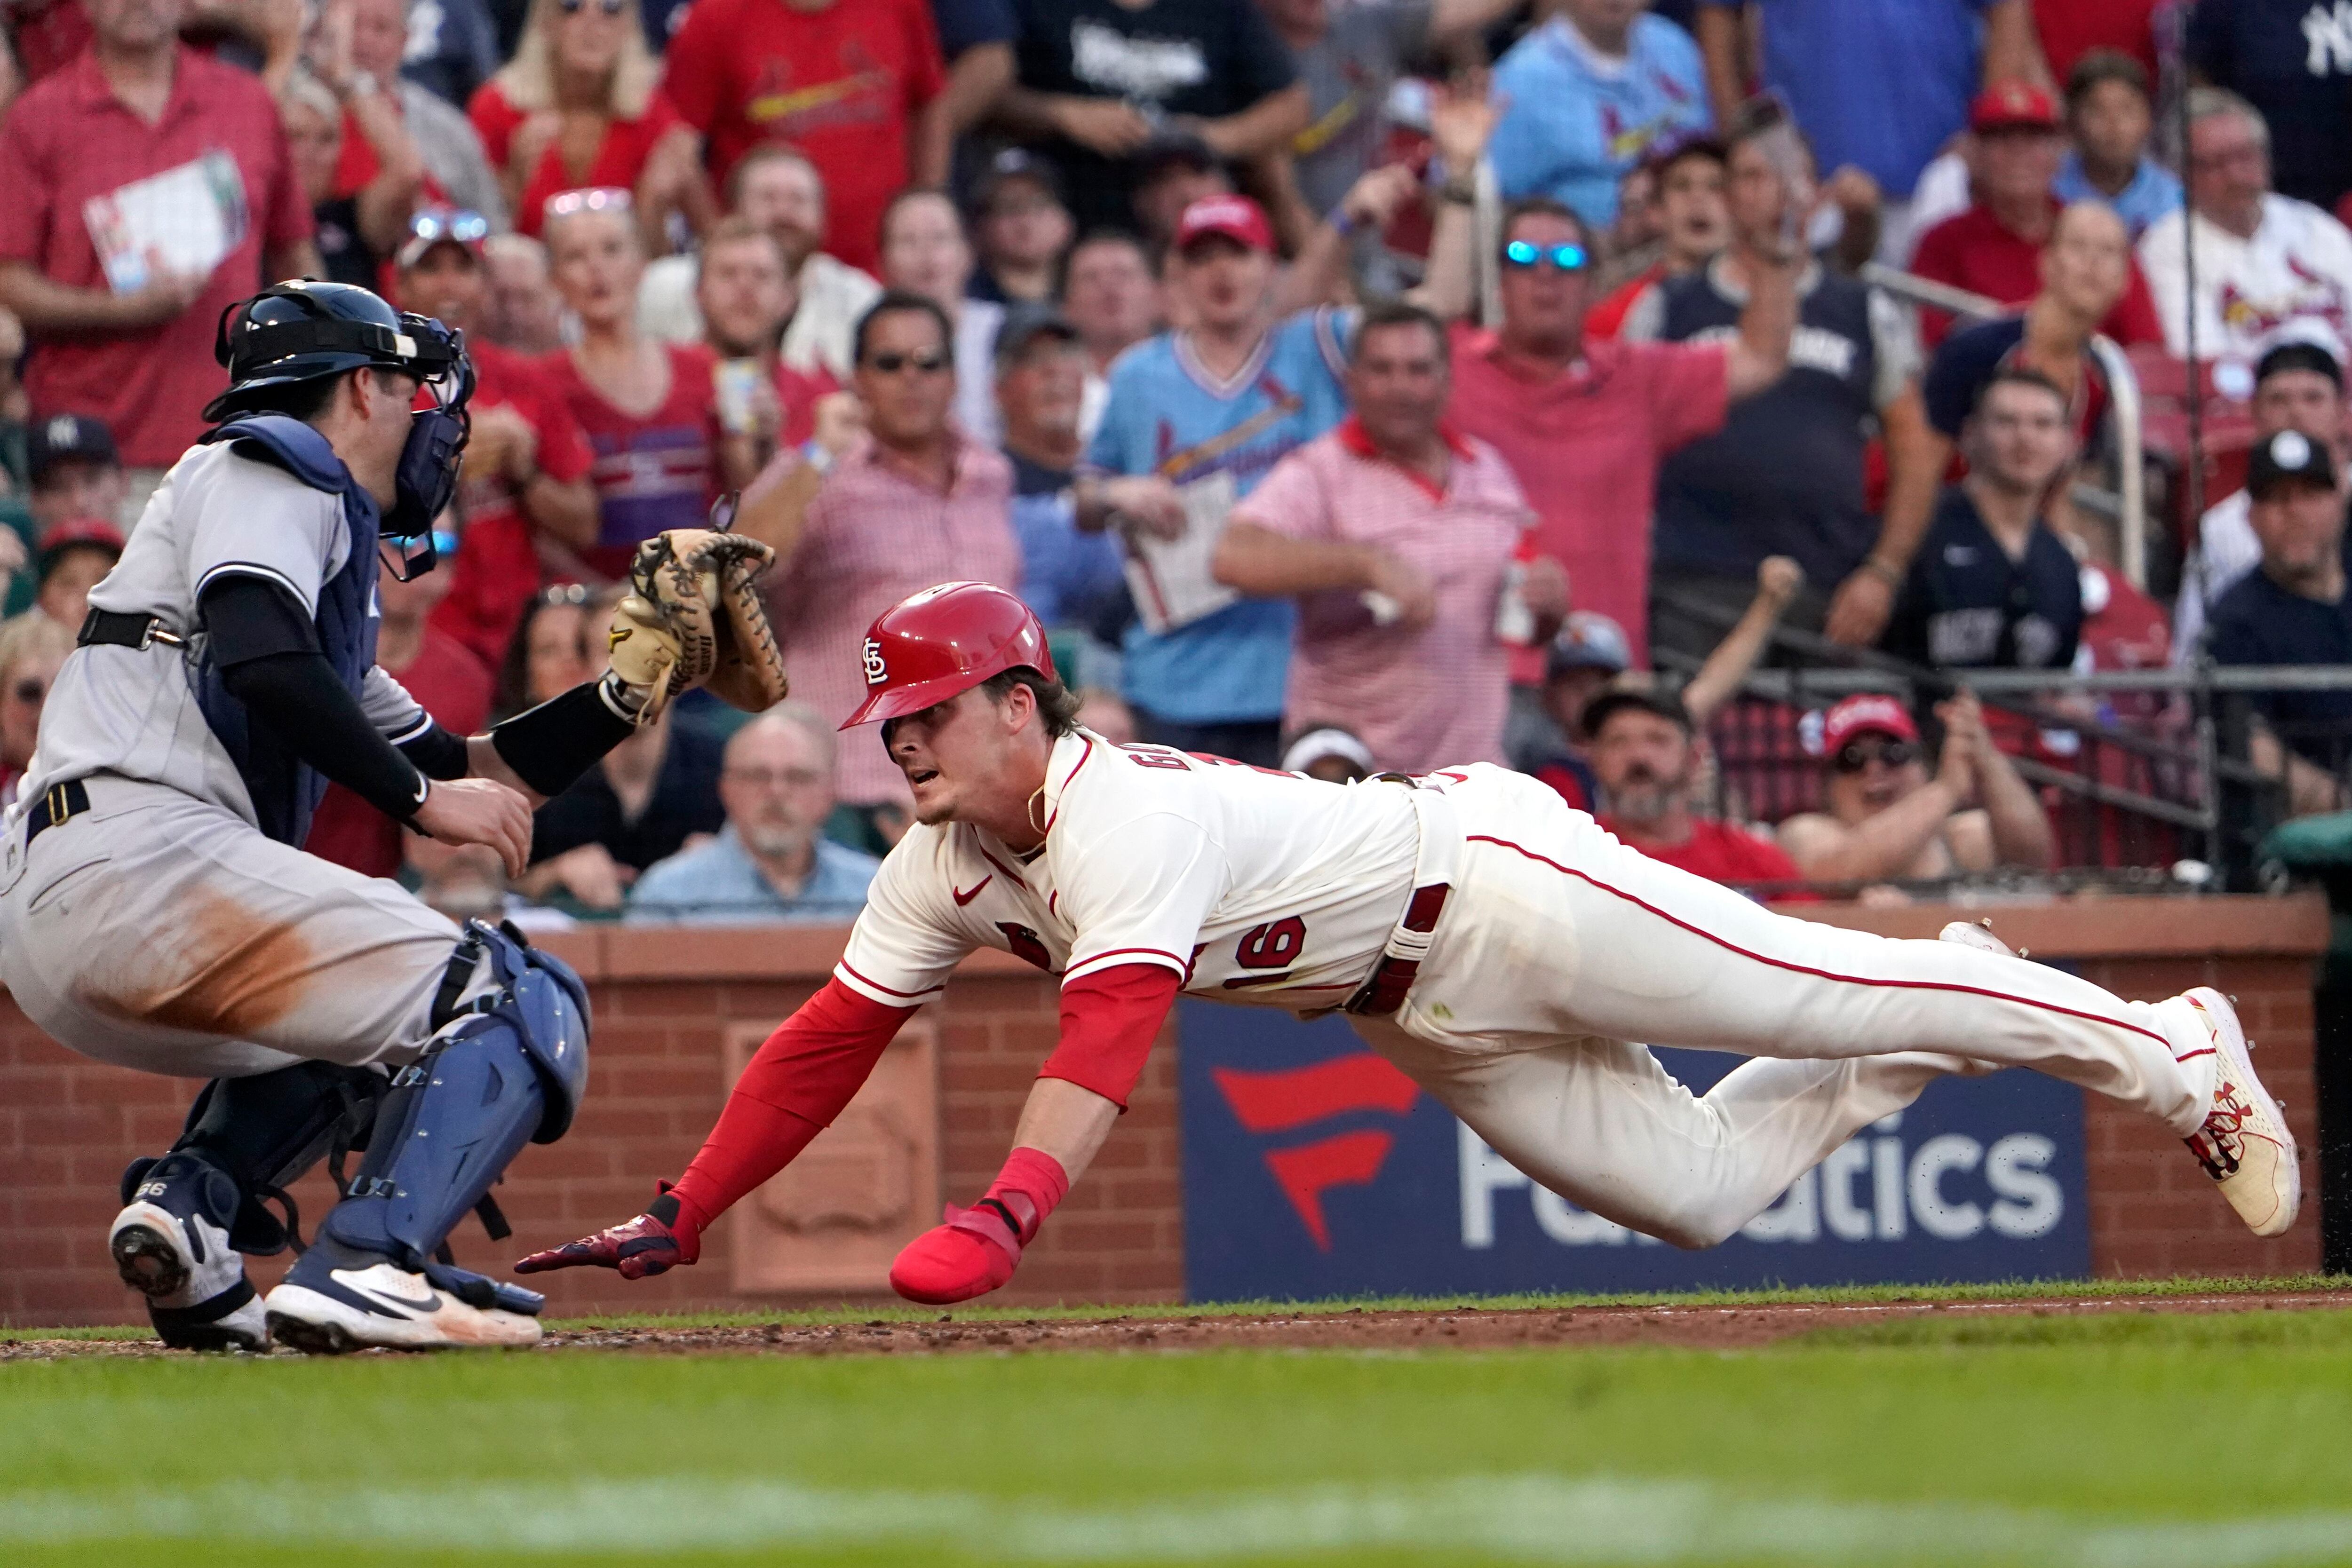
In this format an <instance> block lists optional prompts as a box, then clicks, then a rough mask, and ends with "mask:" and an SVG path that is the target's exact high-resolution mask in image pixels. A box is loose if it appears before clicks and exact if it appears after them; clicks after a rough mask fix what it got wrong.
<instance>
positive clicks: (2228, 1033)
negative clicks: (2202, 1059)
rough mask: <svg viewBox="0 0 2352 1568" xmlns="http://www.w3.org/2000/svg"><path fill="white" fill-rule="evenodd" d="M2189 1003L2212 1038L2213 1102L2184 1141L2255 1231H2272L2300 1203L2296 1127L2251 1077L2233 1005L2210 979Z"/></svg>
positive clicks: (2188, 994)
mask: <svg viewBox="0 0 2352 1568" xmlns="http://www.w3.org/2000/svg"><path fill="white" fill-rule="evenodd" d="M2174 999H2175V1000H2177V1001H2180V1002H2184V1003H2186V1004H2188V1006H2189V1009H2190V1010H2191V1011H2192V1012H2193V1013H2194V1014H2195V1015H2196V1017H2197V1019H2198V1021H2199V1022H2200V1024H2202V1025H2203V1026H2204V1029H2205V1031H2206V1032H2207V1033H2208V1034H2209V1035H2210V1036H2211V1038H2212V1041H2213V1053H2214V1054H2213V1061H2214V1074H2213V1108H2212V1109H2211V1110H2210V1111H2209V1112H2207V1113H2205V1124H2204V1125H2203V1126H2201V1127H2200V1128H2198V1129H2197V1131H2196V1132H2195V1133H2193V1134H2190V1135H2189V1136H2188V1137H2186V1138H2184V1139H2182V1140H2181V1141H2182V1142H2183V1143H2185V1144H2187V1145H2189V1153H2190V1154H2192V1155H2196V1156H2197V1163H2198V1164H2199V1165H2200V1166H2204V1167H2205V1174H2206V1175H2207V1176H2211V1177H2212V1178H2213V1179H2214V1180H2215V1181H2216V1182H2218V1183H2220V1184H2221V1196H2222V1197H2226V1198H2228V1199H2229V1200H2230V1207H2231V1208H2234V1209H2236V1210H2237V1211H2238V1218H2241V1219H2242V1220H2244V1221H2245V1222H2246V1226H2247V1228H2249V1229H2251V1230H2252V1231H2253V1233H2254V1234H2255V1235H2257V1236H2277V1235H2279V1234H2281V1233H2283V1232H2284V1230H2285V1229H2286V1228H2288V1227H2289V1226H2291V1225H2293V1224H2294V1217H2295V1214H2296V1211H2297V1210H2299V1209H2300V1208H2301V1207H2303V1167H2302V1166H2300V1165H2299V1164H2297V1163H2296V1160H2295V1148H2294V1134H2293V1133H2290V1132H2288V1131H2287V1128H2286V1117H2285V1116H2284V1114H2283V1113H2281V1112H2280V1110H2279V1107H2278V1102H2277V1101H2275V1100H2273V1099H2272V1098H2271V1093H2270V1091H2269V1090H2267V1089H2265V1088H2263V1082H2262V1080H2261V1079H2259V1078H2257V1077H2255V1076H2254V1064H2253V1061H2252V1058H2251V1057H2250V1056H2249V1055H2248V1054H2247V1051H2246V1031H2245V1030H2243V1029H2242V1028H2240V1027H2239V1024H2238V1009H2235V1008H2233V1007H2231V1005H2230V998H2227V997H2225V996H2223V995H2222V994H2221V992H2219V991H2217V990H2215V989H2213V988H2211V987H2210V986H2200V987H2198V988H2196V989H2195V990H2192V991H2185V992H2183V993H2182V994H2181V995H2180V996H2179V997H2178V998H2174Z"/></svg>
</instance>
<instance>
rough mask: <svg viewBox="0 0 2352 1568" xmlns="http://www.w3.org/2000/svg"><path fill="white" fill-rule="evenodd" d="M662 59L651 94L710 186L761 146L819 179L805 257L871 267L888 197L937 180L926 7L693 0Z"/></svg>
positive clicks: (939, 136)
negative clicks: (681, 128) (691, 144)
mask: <svg viewBox="0 0 2352 1568" xmlns="http://www.w3.org/2000/svg"><path fill="white" fill-rule="evenodd" d="M667 62H668V64H667V74H665V75H664V77H663V78H662V89H663V91H664V92H665V93H667V95H668V98H669V100H670V102H671V103H673V104H675V105H677V111H678V113H679V114H681V115H683V116H684V117H685V118H686V121H687V123H688V124H689V125H691V126H693V127H694V128H695V130H697V131H699V132H701V134H702V136H703V138H704V154H703V155H704V160H705V162H707V163H708V164H709V169H710V172H711V173H712V174H713V175H714V176H716V177H717V178H718V179H719V180H720V181H721V182H724V181H726V180H727V179H728V178H729V176H730V174H731V173H732V172H733V171H734V168H735V165H736V164H737V162H740V160H741V159H742V158H743V156H744V155H745V154H746V153H748V152H751V149H752V148H754V147H756V146H759V145H761V144H762V143H774V142H781V143H784V144H786V145H789V146H790V147H792V148H793V150H795V151H797V152H800V153H801V154H802V155H803V157H805V158H807V159H808V161H809V162H810V163H811V164H812V165H813V166H814V168H815V170H816V171H817V172H818V173H819V174H821V175H822V176H823V180H824V192H825V193H826V196H827V198H828V202H829V205H830V210H831V216H830V221H829V222H828V223H827V224H826V225H825V227H824V228H823V229H822V230H821V231H819V234H818V235H817V237H816V240H815V242H814V243H813V244H812V245H811V246H810V248H811V249H812V250H814V248H816V246H817V245H818V244H821V245H822V246H824V249H825V250H827V251H829V252H831V253H832V254H833V255H835V256H839V257H841V259H842V260H844V261H845V262H846V263H848V264H849V265H850V266H852V267H866V268H871V267H873V266H874V265H875V263H876V260H877V257H878V256H879V255H880V248H881V226H882V209H883V207H884V205H885V204H887V202H888V201H889V199H890V197H891V195H892V194H893V193H895V192H898V191H899V190H902V189H905V188H906V187H908V186H939V185H944V184H945V183H947V175H948V120H947V104H946V101H945V99H943V98H942V97H941V96H940V95H941V93H942V91H943V89H945V88H946V86H947V68H946V66H945V64H944V62H943V61H942V60H941V59H940V42H939V36H938V34H937V32H936V31H935V30H934V28H933V26H932V22H931V8H930V5H929V0H794V3H793V4H791V5H778V4H776V3H775V0H697V4H696V5H695V6H694V8H693V9H692V10H691V11H688V13H687V18H686V22H685V25H684V26H680V27H679V28H678V30H677V37H675V38H673V39H672V40H671V41H670V46H669V54H668V57H667ZM754 215H757V214H754ZM802 296H803V300H806V298H807V297H808V289H807V287H806V280H805V279H803V288H802Z"/></svg>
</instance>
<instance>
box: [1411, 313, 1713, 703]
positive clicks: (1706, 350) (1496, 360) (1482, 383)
mask: <svg viewBox="0 0 2352 1568" xmlns="http://www.w3.org/2000/svg"><path fill="white" fill-rule="evenodd" d="M1727 378H1728V371H1727V361H1726V356H1725V352H1724V350H1722V349H1720V348H1716V347H1695V346H1692V345H1688V344H1682V343H1625V342H1616V341H1608V342H1603V341H1600V340H1591V339H1588V340H1586V342H1585V345H1584V357H1583V358H1582V359H1581V360H1580V361H1577V362H1576V363H1575V364H1574V365H1572V366H1570V368H1569V369H1568V370H1567V371H1564V372H1562V373H1560V374H1559V375H1551V374H1549V373H1548V372H1546V371H1542V370H1539V369H1538V368H1536V367H1534V366H1531V365H1528V364H1527V363H1526V362H1525V361H1521V360H1520V359H1518V358H1517V356H1516V355H1514V354H1512V353H1511V352H1510V351H1509V350H1507V349H1506V348H1504V347H1503V345H1502V342H1501V340H1499V339H1498V338H1497V337H1496V334H1495V333H1493V332H1491V331H1487V330H1485V329H1477V328H1473V327H1470V326H1467V325H1465V324H1456V325H1455V327H1454V401H1453V402H1452V403H1451V404H1450V405H1448V408H1447V411H1446V412H1447V416H1448V418H1449V419H1450V420H1451V421H1452V423H1454V426H1455V427H1456V428H1458V429H1460V430H1462V431H1464V432H1465V433H1467V434H1471V435H1474V436H1476V437H1477V438H1478V439H1480V440H1482V441H1485V442H1488V443H1490V444H1493V446H1494V447H1495V449H1496V451H1498V452H1500V453H1501V454H1502V455H1503V458H1504V461H1506V462H1507V463H1508V464H1509V465H1510V468H1511V471H1512V472H1513V473H1514V474H1516V475H1517V476H1518V480H1519V484H1520V485H1521V486H1524V487H1525V489H1526V492H1527V495H1528V499H1529V501H1530V502H1531V503H1532V505H1533V506H1534V507H1535V513H1536V519H1537V521H1536V536H1535V547H1536V552H1537V553H1538V554H1539V555H1548V556H1551V557H1553V558H1554V559H1558V560H1559V563H1560V564H1561V565H1562V566H1565V567H1566V568H1568V593H1569V602H1570V603H1571V604H1573V605H1574V606H1575V607H1576V608H1577V609H1579V610H1591V611H1595V612H1599V613H1600V614H1602V615H1606V616H1608V617H1609V618H1610V619H1611V620H1612V621H1614V622H1617V624H1618V625H1620V626H1622V627H1623V628H1625V631H1626V634H1627V636H1628V637H1629V638H1630V639H1631V641H1632V643H1633V663H1634V664H1636V665H1637V666H1641V665H1647V664H1649V662H1650V637H1649V622H1650V521H1651V517H1652V514H1653V513H1654V512H1655V510H1656V509H1657V495H1658V465H1659V463H1660V462H1661V461H1662V460H1664V457H1665V455H1666V454H1668V453H1669V452H1672V451H1673V450H1674V449H1675V447H1677V446H1681V445H1683V444H1685V443H1686V442H1692V441H1696V440H1697V439H1698V438H1699V437H1700V436H1703V435H1712V434H1715V433H1716V432H1717V431H1718V430H1720V429H1722V428H1723V420H1724V414H1725V413H1726V412H1727V409H1728V407H1729V401H1728V385H1729V383H1728V379H1727ZM1511 679H1512V680H1514V681H1517V682H1519V683H1522V684H1526V685H1532V684H1534V683H1536V682H1538V681H1540V680H1542V679H1543V653H1542V651H1541V650H1540V649H1523V650H1518V651H1516V652H1514V653H1513V654H1512V655H1511Z"/></svg>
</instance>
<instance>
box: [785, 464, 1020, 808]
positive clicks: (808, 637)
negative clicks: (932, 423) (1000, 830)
mask: <svg viewBox="0 0 2352 1568" xmlns="http://www.w3.org/2000/svg"><path fill="white" fill-rule="evenodd" d="M954 439H955V443H956V453H955V480H954V483H953V484H951V485H950V486H949V487H948V489H947V491H946V492H945V493H944V494H942V493H941V492H940V490H939V489H938V488H937V487H935V486H932V485H930V484H929V483H928V482H927V481H925V480H924V479H923V478H921V477H919V476H918V475H917V474H916V473H915V472H913V471H912V470H911V469H910V468H909V467H908V465H905V464H903V463H901V462H900V461H898V459H896V458H894V457H893V456H892V455H891V454H890V452H889V450H888V449H887V447H884V446H882V445H881V444H878V443H877V442H876V441H875V440H874V439H873V438H872V437H870V436H869V437H867V438H866V439H865V440H863V441H861V442H859V443H858V444H857V445H856V446H854V447H852V448H851V449H850V450H849V451H848V452H846V453H845V454H844V455H842V458H841V460H840V461H839V462H838V463H836V464H835V465H834V468H833V472H832V473H830V474H828V475H826V476H825V478H824V485H823V486H820V487H819V488H818V490H817V493H816V496H815V497H814V499H812V500H811V501H810V502H809V506H808V512H807V514H806V515H805V516H804V517H803V519H802V522H801V533H800V538H799V540H798V541H797V542H796V543H795V544H794V546H793V553H792V556H791V559H787V560H785V561H782V562H781V563H779V565H778V566H777V568H776V570H775V571H774V573H773V575H772V578H771V579H770V580H771V582H772V583H773V584H774V586H773V587H772V589H771V590H770V592H771V595H772V600H773V607H774V610H775V612H776V613H775V617H774V619H775V622H776V629H777V631H778V632H780V633H781V634H782V638H783V643H784V669H785V673H786V674H788V675H790V676H791V678H792V684H793V695H794V696H796V697H799V698H800V699H801V700H802V701H803V702H807V703H812V704H814V706H815V707H816V710H817V711H818V712H819V713H821V714H823V715H824V716H825V717H826V718H828V719H830V720H832V721H833V722H834V723H835V724H839V723H840V722H841V721H842V720H844V719H845V718H847V717H848V716H850V714H852V713H853V712H855V711H856V707H857V705H858V704H859V703H861V702H864V701H865V700H866V663H865V649H866V628H867V627H868V626H871V625H872V624H873V623H874V618H875V617H876V616H877V615H879V614H881V613H882V612H884V611H885V610H887V609H889V608H890V606H892V605H893V604H896V603H898V601H900V600H902V599H904V598H906V597H907V596H908V594H910V593H916V592H919V591H922V590H923V589H926V588H929V587H931V586H933V585H934V584H936V583H941V582H991V583H994V584H995V585H996V586H997V587H999V588H1002V589H1005V590H1007V591H1018V590H1019V588H1020V586H1021V544H1020V541H1019V540H1018V539H1017V538H1014V537H1013V521H1012V507H1013V465H1012V464H1010V463H1008V462H1006V461H1005V460H1004V458H1003V455H1000V454H998V453H996V452H993V451H992V450H990V449H989V448H988V447H985V446H982V445H981V444H979V443H978V442H975V441H973V440H971V438H970V437H968V436H965V435H962V434H957V435H956V436H955V438H954ZM835 779H836V780H837V783H838V791H837V792H838V794H839V796H840V798H841V800H842V801H843V803H844V804H846V805H851V806H878V805H898V806H911V805H913V804H914V795H913V794H912V792H911V791H909V790H908V788H907V778H906V775H905V774H903V773H901V772H899V771H898V767H897V765H896V764H894V763H892V762H891V760H890V758H889V755H888V754H887V752H885V751H884V750H883V749H882V743H881V741H880V740H879V739H878V738H877V737H876V736H875V733H874V732H873V731H872V730H861V731H858V732H856V733H855V734H851V735H845V736H843V737H841V761H840V763H839V766H838V768H836V770H835Z"/></svg>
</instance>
